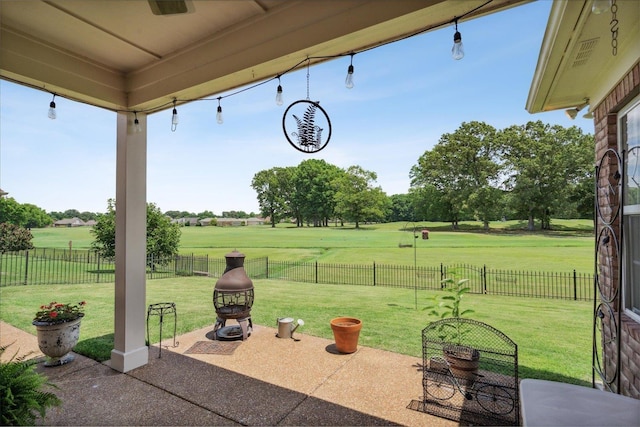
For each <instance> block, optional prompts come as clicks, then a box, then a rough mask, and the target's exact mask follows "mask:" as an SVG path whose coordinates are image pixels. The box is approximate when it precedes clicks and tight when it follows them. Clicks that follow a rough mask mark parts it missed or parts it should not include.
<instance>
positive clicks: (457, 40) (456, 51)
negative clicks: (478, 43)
mask: <svg viewBox="0 0 640 427" xmlns="http://www.w3.org/2000/svg"><path fill="white" fill-rule="evenodd" d="M455 24H456V32H455V34H454V35H453V47H452V48H451V56H452V57H453V59H455V60H459V59H462V58H464V46H463V45H462V35H461V34H460V31H458V19H456V20H455Z"/></svg>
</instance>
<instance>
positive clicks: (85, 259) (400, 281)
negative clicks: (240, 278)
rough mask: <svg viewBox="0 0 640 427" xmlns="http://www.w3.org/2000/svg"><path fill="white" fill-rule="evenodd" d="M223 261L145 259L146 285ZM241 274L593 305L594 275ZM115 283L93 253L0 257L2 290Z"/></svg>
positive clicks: (293, 266)
mask: <svg viewBox="0 0 640 427" xmlns="http://www.w3.org/2000/svg"><path fill="white" fill-rule="evenodd" d="M225 267H226V261H225V259H224V258H209V257H208V256H196V255H193V254H191V255H177V256H175V257H171V258H165V259H154V258H153V257H149V258H148V259H147V279H158V278H170V277H177V276H198V275H204V276H211V277H214V278H216V277H220V276H221V275H222V274H223V273H224V270H225ZM244 268H245V270H246V272H247V274H248V275H249V277H251V278H254V279H279V280H287V281H292V282H307V283H318V284H344V285H358V286H384V287H397V288H410V289H414V288H415V289H417V290H437V289H441V288H442V284H441V281H442V279H444V278H446V277H449V276H450V275H451V274H452V273H453V272H454V271H455V274H456V276H457V277H460V278H468V279H469V287H470V288H471V292H472V293H477V294H491V295H509V296H519V297H535V298H558V299H573V300H586V301H591V300H593V295H594V294H593V291H594V276H593V274H585V273H577V272H576V271H575V270H574V271H572V272H569V273H566V272H565V273H548V272H531V271H506V270H494V269H488V268H487V267H486V266H482V267H476V266H471V265H451V266H445V265H443V264H441V265H439V266H436V267H414V266H407V265H385V264H376V263H373V264H367V265H365V264H325V263H318V262H299V261H297V262H296V261H270V260H269V259H268V258H257V259H249V260H245V263H244ZM100 282H115V265H114V263H113V262H112V261H108V260H105V259H102V258H100V257H98V256H97V255H96V254H95V253H94V252H91V251H76V250H73V251H70V250H64V249H34V250H30V251H19V252H10V253H5V254H1V255H0V286H11V285H26V284H32V285H38V284H42V285H46V284H56V283H100Z"/></svg>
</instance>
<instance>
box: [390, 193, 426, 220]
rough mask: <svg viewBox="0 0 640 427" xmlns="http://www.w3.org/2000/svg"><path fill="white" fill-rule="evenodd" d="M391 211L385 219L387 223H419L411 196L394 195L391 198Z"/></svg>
mask: <svg viewBox="0 0 640 427" xmlns="http://www.w3.org/2000/svg"><path fill="white" fill-rule="evenodd" d="M389 205H390V207H389V209H388V210H387V215H386V217H385V221H386V222H398V221H418V220H419V219H420V218H418V216H416V211H415V209H414V207H413V201H412V195H411V194H394V195H392V196H389Z"/></svg>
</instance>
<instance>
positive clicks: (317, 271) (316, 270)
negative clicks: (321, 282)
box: [316, 261, 318, 283]
mask: <svg viewBox="0 0 640 427" xmlns="http://www.w3.org/2000/svg"><path fill="white" fill-rule="evenodd" d="M316 283H318V261H316Z"/></svg>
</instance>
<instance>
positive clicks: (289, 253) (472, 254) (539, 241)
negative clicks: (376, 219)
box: [32, 220, 594, 273]
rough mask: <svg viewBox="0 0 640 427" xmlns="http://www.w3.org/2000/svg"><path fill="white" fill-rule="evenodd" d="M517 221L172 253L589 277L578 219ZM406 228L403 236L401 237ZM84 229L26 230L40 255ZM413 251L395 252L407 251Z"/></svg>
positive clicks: (589, 247) (286, 230)
mask: <svg viewBox="0 0 640 427" xmlns="http://www.w3.org/2000/svg"><path fill="white" fill-rule="evenodd" d="M524 225H525V224H523V223H522V222H519V221H507V222H496V223H492V224H491V231H490V232H484V231H482V230H481V225H480V224H479V223H474V222H463V223H461V225H460V227H461V229H462V230H463V231H451V225H450V224H447V223H418V224H415V226H416V227H417V229H418V231H419V230H420V229H422V228H423V227H424V228H428V229H429V230H430V235H429V239H428V240H423V239H421V238H418V239H414V238H413V232H412V230H413V227H414V224H413V223H390V224H373V225H363V226H362V228H361V229H355V228H353V226H350V225H348V226H346V227H336V226H335V225H331V226H330V227H324V228H314V227H300V228H297V227H295V226H292V225H285V224H279V225H278V227H276V228H275V229H274V228H271V227H270V226H268V225H267V226H252V227H184V228H182V237H181V240H180V253H182V254H189V253H194V254H196V255H205V254H208V255H209V256H213V257H220V258H221V257H223V256H224V254H226V253H227V252H229V251H231V250H233V249H238V250H239V251H241V252H243V253H244V254H245V255H246V256H247V258H259V257H265V256H268V257H269V258H271V259H273V260H286V261H294V260H299V261H319V262H326V263H348V264H371V263H373V262H376V263H380V264H405V265H413V263H414V257H415V261H416V263H417V265H419V266H436V265H439V264H441V263H443V264H446V265H451V264H457V263H465V264H471V265H474V266H482V265H486V266H487V267H488V268H493V269H507V270H533V271H553V272H571V271H573V270H576V271H578V272H581V273H591V272H593V259H594V258H593V254H594V237H593V231H592V229H593V225H592V223H591V221H586V220H554V221H553V222H552V226H553V230H552V231H547V232H540V231H537V232H527V231H523V227H524ZM405 227H408V228H409V231H403V228H405ZM89 230H90V229H89V228H85V227H78V228H57V229H55V228H47V229H34V230H32V233H33V235H34V241H33V242H34V245H35V246H37V247H42V248H52V247H58V248H68V247H69V241H71V242H72V246H73V248H74V249H82V248H88V247H90V244H91V241H92V240H93V238H92V236H91V234H90V232H89ZM418 234H420V233H418ZM414 241H415V242H416V246H415V250H414V248H413V247H403V248H400V247H399V246H400V245H406V244H413V242H414Z"/></svg>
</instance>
